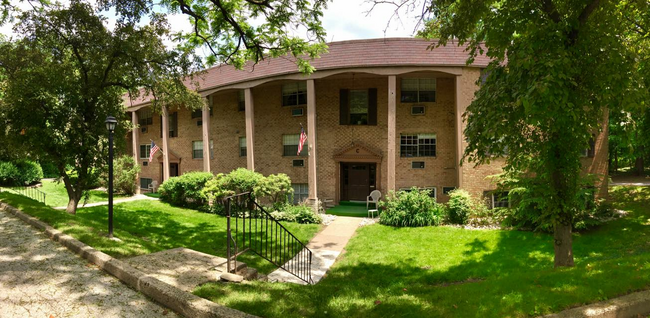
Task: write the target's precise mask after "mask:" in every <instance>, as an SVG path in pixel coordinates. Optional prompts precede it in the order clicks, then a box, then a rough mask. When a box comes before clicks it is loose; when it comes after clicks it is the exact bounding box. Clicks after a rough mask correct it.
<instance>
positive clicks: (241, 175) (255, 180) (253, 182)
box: [223, 168, 264, 193]
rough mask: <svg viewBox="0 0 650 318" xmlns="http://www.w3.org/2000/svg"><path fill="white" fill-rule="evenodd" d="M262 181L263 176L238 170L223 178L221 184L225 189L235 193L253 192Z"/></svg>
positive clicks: (243, 169) (242, 169)
mask: <svg viewBox="0 0 650 318" xmlns="http://www.w3.org/2000/svg"><path fill="white" fill-rule="evenodd" d="M262 179H264V176H263V175H262V174H261V173H259V172H255V171H251V170H248V169H246V168H238V169H236V170H233V171H231V172H230V173H229V174H227V175H225V176H224V179H223V184H224V186H225V188H226V189H228V190H231V191H234V192H235V193H243V192H253V193H254V192H255V187H256V186H257V185H258V184H259V183H260V182H261V181H262Z"/></svg>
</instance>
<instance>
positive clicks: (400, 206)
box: [379, 187, 444, 227]
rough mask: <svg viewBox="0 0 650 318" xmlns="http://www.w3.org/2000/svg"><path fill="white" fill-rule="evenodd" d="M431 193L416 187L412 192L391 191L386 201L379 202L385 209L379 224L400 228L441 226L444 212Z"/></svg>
mask: <svg viewBox="0 0 650 318" xmlns="http://www.w3.org/2000/svg"><path fill="white" fill-rule="evenodd" d="M429 192H430V190H419V189H418V188H415V187H414V188H411V190H410V191H398V192H392V191H391V192H390V193H389V194H388V197H387V199H386V200H385V201H380V202H379V207H380V208H382V209H383V211H382V213H381V214H380V215H379V223H381V224H384V225H391V226H399V227H404V226H409V227H416V226H430V225H439V224H440V221H441V219H442V216H443V214H444V210H443V207H442V206H441V205H438V204H436V202H435V200H434V199H433V198H432V197H430V196H429Z"/></svg>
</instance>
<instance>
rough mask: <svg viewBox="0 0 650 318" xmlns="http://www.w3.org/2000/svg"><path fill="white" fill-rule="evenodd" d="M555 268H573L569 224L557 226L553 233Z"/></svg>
mask: <svg viewBox="0 0 650 318" xmlns="http://www.w3.org/2000/svg"><path fill="white" fill-rule="evenodd" d="M553 241H554V247H555V267H566V266H573V265H574V263H573V238H572V237H571V224H568V225H567V224H557V225H555V229H554V231H553Z"/></svg>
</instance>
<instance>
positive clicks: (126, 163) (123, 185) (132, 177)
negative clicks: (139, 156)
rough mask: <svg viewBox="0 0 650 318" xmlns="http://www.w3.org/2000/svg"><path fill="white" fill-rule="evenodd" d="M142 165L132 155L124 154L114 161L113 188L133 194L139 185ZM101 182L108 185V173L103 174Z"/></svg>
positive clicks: (118, 191)
mask: <svg viewBox="0 0 650 318" xmlns="http://www.w3.org/2000/svg"><path fill="white" fill-rule="evenodd" d="M138 173H140V165H138V163H137V162H136V161H135V159H133V157H132V156H129V155H123V156H120V157H119V158H117V159H115V160H114V163H113V190H114V191H115V192H117V193H122V194H126V195H133V194H134V193H135V191H136V190H137V187H138V183H137V182H138ZM101 183H102V184H103V185H104V187H106V188H107V187H108V186H107V184H108V174H103V175H102V180H101Z"/></svg>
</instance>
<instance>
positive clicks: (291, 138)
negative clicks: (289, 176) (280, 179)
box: [282, 134, 309, 157]
mask: <svg viewBox="0 0 650 318" xmlns="http://www.w3.org/2000/svg"><path fill="white" fill-rule="evenodd" d="M299 144H300V134H287V135H282V156H283V157H305V156H307V154H308V153H309V152H308V151H307V149H308V148H309V142H308V141H306V140H305V144H304V145H303V147H302V151H301V152H300V156H298V155H297V153H298V151H297V150H298V149H296V152H295V153H289V154H285V146H298V145H299Z"/></svg>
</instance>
